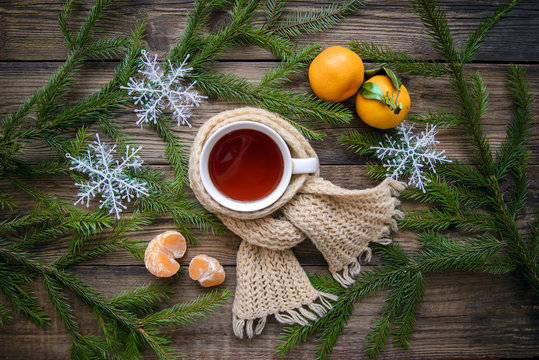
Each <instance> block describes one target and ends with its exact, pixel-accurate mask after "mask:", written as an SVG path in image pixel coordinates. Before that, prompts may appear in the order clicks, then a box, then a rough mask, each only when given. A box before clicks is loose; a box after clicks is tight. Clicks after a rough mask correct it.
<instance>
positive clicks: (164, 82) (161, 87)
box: [121, 50, 206, 126]
mask: <svg viewBox="0 0 539 360" xmlns="http://www.w3.org/2000/svg"><path fill="white" fill-rule="evenodd" d="M188 58H189V55H187V57H186V58H185V60H184V61H183V62H182V63H181V64H180V66H179V67H174V66H172V64H171V62H170V61H169V62H168V65H169V70H168V71H166V72H164V71H163V70H162V69H161V68H160V67H159V64H158V63H157V54H156V55H154V56H153V57H150V56H148V52H147V51H146V50H142V57H141V60H142V64H141V66H140V68H139V70H138V72H139V73H140V74H141V75H142V78H141V79H138V78H135V77H131V78H129V82H128V83H127V86H121V88H122V89H126V90H128V94H129V95H132V96H133V100H135V105H140V107H141V108H140V109H135V113H136V114H137V117H138V121H137V125H141V126H142V123H150V122H153V123H155V122H156V121H157V118H158V117H159V115H160V114H161V113H162V112H163V110H164V109H165V108H167V107H168V108H169V109H170V110H171V111H172V113H173V115H174V117H176V121H177V122H178V126H179V125H182V124H186V125H189V126H191V124H189V122H188V121H187V120H188V119H189V118H190V117H191V109H192V108H193V107H195V106H199V105H200V103H201V102H202V100H204V99H206V97H205V96H203V95H200V94H199V93H198V91H196V90H195V89H194V88H193V86H194V85H195V83H196V82H188V81H186V80H185V77H187V76H188V75H189V73H190V72H191V70H193V68H191V67H189V66H188V65H187V59H188Z"/></svg>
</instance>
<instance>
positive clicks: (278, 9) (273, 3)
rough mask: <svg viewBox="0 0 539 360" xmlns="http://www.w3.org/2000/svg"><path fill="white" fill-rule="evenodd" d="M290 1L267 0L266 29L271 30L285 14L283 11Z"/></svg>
mask: <svg viewBox="0 0 539 360" xmlns="http://www.w3.org/2000/svg"><path fill="white" fill-rule="evenodd" d="M287 2H288V0H267V1H266V6H265V7H264V17H265V20H266V21H265V22H264V28H271V27H273V26H274V25H275V23H276V22H277V21H278V20H279V18H280V17H281V15H282V14H283V10H284V8H285V6H286V3H287Z"/></svg>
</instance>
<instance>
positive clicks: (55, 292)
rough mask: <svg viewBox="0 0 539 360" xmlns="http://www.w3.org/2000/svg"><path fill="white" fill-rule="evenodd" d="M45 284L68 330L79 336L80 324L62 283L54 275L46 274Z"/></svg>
mask: <svg viewBox="0 0 539 360" xmlns="http://www.w3.org/2000/svg"><path fill="white" fill-rule="evenodd" d="M43 285H44V287H45V290H47V293H48V294H49V297H50V299H51V302H52V304H53V306H54V308H55V309H56V312H57V313H58V315H59V316H60V320H61V321H62V324H63V325H64V327H65V329H66V330H67V332H68V333H69V334H70V335H71V336H73V337H75V338H77V337H79V336H80V334H79V332H78V330H79V324H78V322H77V320H76V319H75V315H74V313H73V309H72V308H71V306H70V305H69V303H68V302H67V298H66V297H65V296H64V294H62V292H61V285H60V283H58V281H57V280H56V279H54V278H53V277H52V276H50V275H44V276H43Z"/></svg>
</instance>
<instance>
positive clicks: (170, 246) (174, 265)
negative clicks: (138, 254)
mask: <svg viewBox="0 0 539 360" xmlns="http://www.w3.org/2000/svg"><path fill="white" fill-rule="evenodd" d="M186 249H187V244H186V242H185V238H184V237H183V235H182V234H180V233H179V232H176V231H165V232H164V233H161V234H159V235H157V236H156V237H155V238H153V240H152V241H150V243H149V244H148V247H147V248H146V251H145V253H144V265H146V269H148V271H149V272H151V273H152V274H153V275H155V276H158V277H169V276H172V275H174V274H176V273H177V272H178V270H179V269H180V264H179V263H178V262H177V261H176V260H174V259H178V258H181V257H182V256H183V255H184V254H185V250H186Z"/></svg>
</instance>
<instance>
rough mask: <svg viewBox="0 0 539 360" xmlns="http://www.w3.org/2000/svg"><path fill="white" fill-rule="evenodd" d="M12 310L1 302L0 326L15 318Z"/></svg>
mask: <svg viewBox="0 0 539 360" xmlns="http://www.w3.org/2000/svg"><path fill="white" fill-rule="evenodd" d="M10 313H11V312H10V311H9V309H8V308H7V307H6V305H5V304H3V303H0V326H4V325H5V324H6V323H7V322H8V321H10V320H11V319H13V317H12V316H11V314H10Z"/></svg>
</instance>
